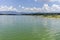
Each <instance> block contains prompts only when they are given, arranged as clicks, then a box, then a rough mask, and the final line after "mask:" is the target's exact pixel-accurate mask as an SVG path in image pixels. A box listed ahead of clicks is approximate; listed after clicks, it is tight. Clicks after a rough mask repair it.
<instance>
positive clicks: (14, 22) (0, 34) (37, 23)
mask: <svg viewBox="0 0 60 40" xmlns="http://www.w3.org/2000/svg"><path fill="white" fill-rule="evenodd" d="M0 40H60V18H45V17H42V16H28V15H27V16H26V15H14V16H13V15H0Z"/></svg>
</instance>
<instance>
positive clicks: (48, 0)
mask: <svg viewBox="0 0 60 40" xmlns="http://www.w3.org/2000/svg"><path fill="white" fill-rule="evenodd" d="M34 1H35V2H41V1H44V2H60V0H34Z"/></svg>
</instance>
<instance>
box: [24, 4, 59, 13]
mask: <svg viewBox="0 0 60 40" xmlns="http://www.w3.org/2000/svg"><path fill="white" fill-rule="evenodd" d="M24 10H25V11H28V12H60V5H56V4H53V5H52V6H49V5H48V4H44V5H43V7H42V8H36V7H33V8H24Z"/></svg>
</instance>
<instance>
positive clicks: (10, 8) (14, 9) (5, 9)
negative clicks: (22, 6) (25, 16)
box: [0, 5, 17, 11]
mask: <svg viewBox="0 0 60 40" xmlns="http://www.w3.org/2000/svg"><path fill="white" fill-rule="evenodd" d="M0 11H17V9H16V8H14V7H13V6H9V7H8V6H6V5H5V6H0Z"/></svg>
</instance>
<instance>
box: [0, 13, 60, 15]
mask: <svg viewBox="0 0 60 40" xmlns="http://www.w3.org/2000/svg"><path fill="white" fill-rule="evenodd" d="M0 15H60V13H28V14H27V13H24V14H1V13H0Z"/></svg>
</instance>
